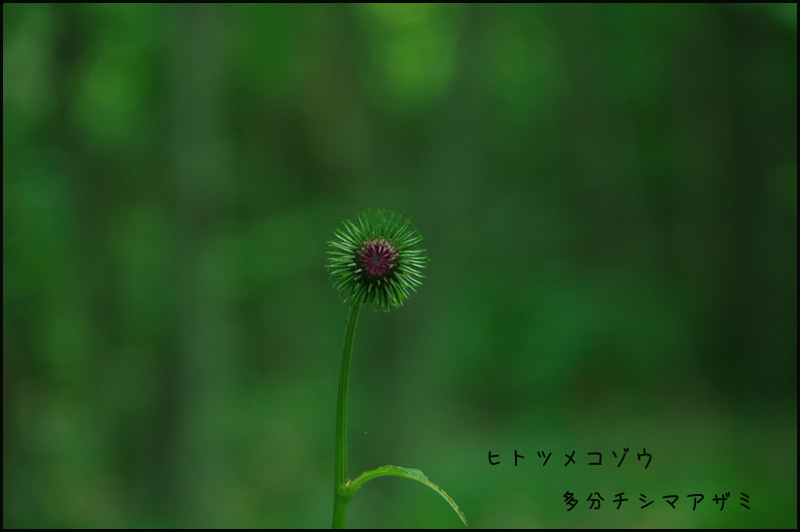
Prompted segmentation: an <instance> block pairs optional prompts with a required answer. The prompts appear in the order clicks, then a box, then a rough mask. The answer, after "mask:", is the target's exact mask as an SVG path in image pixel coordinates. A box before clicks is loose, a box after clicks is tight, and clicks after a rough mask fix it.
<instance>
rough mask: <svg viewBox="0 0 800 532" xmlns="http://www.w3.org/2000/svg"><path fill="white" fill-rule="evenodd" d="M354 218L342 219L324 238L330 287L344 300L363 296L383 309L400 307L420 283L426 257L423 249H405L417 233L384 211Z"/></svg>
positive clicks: (367, 302) (414, 240) (369, 303)
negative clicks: (330, 236)
mask: <svg viewBox="0 0 800 532" xmlns="http://www.w3.org/2000/svg"><path fill="white" fill-rule="evenodd" d="M357 221H358V223H357V224H354V223H353V222H351V221H350V220H346V221H345V222H344V223H343V226H342V228H341V229H338V230H336V232H335V233H334V236H335V237H336V239H335V240H333V241H331V242H328V244H329V245H330V247H331V250H330V251H328V264H327V268H328V271H329V272H330V274H331V278H332V279H334V283H333V286H334V288H336V289H337V290H338V291H339V293H340V294H342V295H343V296H345V301H354V300H363V301H364V303H365V304H367V305H372V306H373V307H375V308H380V309H383V310H385V311H389V310H391V308H392V307H400V306H401V305H402V304H403V301H405V299H406V298H408V297H409V296H410V295H411V292H413V291H416V289H417V287H418V286H419V285H420V284H422V270H423V269H424V267H425V263H426V262H427V261H428V258H427V257H426V256H425V250H424V249H411V247H412V246H414V245H416V244H418V243H419V242H420V241H422V237H421V236H420V235H419V234H418V233H417V232H416V231H415V230H414V229H413V228H412V227H411V222H410V221H408V220H406V221H403V219H402V217H401V216H396V215H395V214H394V213H392V212H387V211H384V210H380V211H378V212H377V213H376V214H374V215H373V214H372V212H371V211H370V212H367V213H361V214H359V215H358V219H357Z"/></svg>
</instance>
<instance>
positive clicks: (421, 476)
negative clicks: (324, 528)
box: [345, 465, 468, 526]
mask: <svg viewBox="0 0 800 532" xmlns="http://www.w3.org/2000/svg"><path fill="white" fill-rule="evenodd" d="M384 476H394V477H404V478H410V479H411V480H416V481H417V482H420V483H422V484H425V485H426V486H428V487H429V488H431V489H432V490H433V491H435V492H436V493H438V494H439V495H441V496H442V497H444V500H446V501H447V503H448V504H449V505H450V506H451V507H452V508H453V510H455V512H456V513H457V514H458V517H459V518H460V519H461V522H462V523H464V526H468V525H467V518H466V517H465V516H464V512H462V511H461V508H459V507H458V505H457V504H456V501H454V500H453V499H452V498H451V497H450V495H448V494H447V493H446V492H445V491H444V490H443V489H442V488H440V487H439V486H437V485H436V484H434V483H433V482H431V481H430V480H428V477H427V476H425V473H423V472H422V471H420V470H419V469H410V468H407V467H398V466H393V465H385V466H381V467H379V468H377V469H373V470H372V471H365V472H364V473H361V475H360V476H359V477H358V478H356V479H355V480H351V481H350V482H348V483H347V486H346V488H345V489H346V490H347V491H348V492H349V493H348V496H349V497H352V496H353V494H354V493H355V492H356V491H358V488H360V487H361V486H362V485H363V484H364V483H365V482H367V481H368V480H372V479H374V478H378V477H384Z"/></svg>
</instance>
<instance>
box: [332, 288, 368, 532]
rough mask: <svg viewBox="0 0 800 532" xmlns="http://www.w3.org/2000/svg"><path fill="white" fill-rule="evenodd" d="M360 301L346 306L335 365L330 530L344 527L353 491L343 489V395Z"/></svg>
mask: <svg viewBox="0 0 800 532" xmlns="http://www.w3.org/2000/svg"><path fill="white" fill-rule="evenodd" d="M361 305H362V298H356V299H355V300H354V301H353V304H352V305H351V306H350V314H349V315H348V316H347V325H346V326H345V329H344V343H343V344H342V362H341V365H340V366H339V393H338V396H337V398H336V456H335V459H334V481H335V483H334V492H333V525H332V528H344V520H345V517H346V515H347V503H349V502H350V499H351V498H352V496H353V492H352V491H350V490H348V489H346V488H347V485H348V483H349V482H350V481H349V480H348V479H347V394H348V389H349V386H350V359H351V358H352V356H353V338H354V337H355V335H356V324H357V323H358V313H359V312H360V311H361Z"/></svg>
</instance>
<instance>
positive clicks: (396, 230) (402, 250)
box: [327, 210, 467, 528]
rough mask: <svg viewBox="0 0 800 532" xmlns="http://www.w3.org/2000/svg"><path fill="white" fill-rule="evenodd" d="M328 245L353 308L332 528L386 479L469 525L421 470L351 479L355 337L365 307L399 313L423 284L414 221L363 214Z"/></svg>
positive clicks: (345, 349) (337, 281) (337, 280)
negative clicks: (420, 491)
mask: <svg viewBox="0 0 800 532" xmlns="http://www.w3.org/2000/svg"><path fill="white" fill-rule="evenodd" d="M334 235H335V237H336V238H335V239H334V240H333V241H331V242H328V244H329V245H330V247H331V249H330V250H329V251H328V264H327V268H328V271H329V272H330V274H331V278H332V279H334V283H333V286H334V287H335V288H336V289H337V290H338V291H339V293H340V294H341V295H342V296H343V297H344V300H345V301H346V302H348V303H350V314H349V315H348V317H347V324H346V325H345V330H344V342H343V344H342V361H341V365H340V368H339V392H338V395H337V399H336V438H335V460H334V481H335V482H334V495H333V528H344V523H345V517H346V515H347V504H348V503H349V502H350V499H352V498H353V495H354V494H355V492H356V491H358V489H359V488H360V487H361V486H362V485H363V484H364V483H365V482H367V481H368V480H372V479H374V478H378V477H382V476H397V477H405V478H409V479H411V480H416V481H417V482H420V483H422V484H425V485H426V486H428V487H429V488H431V489H433V490H434V491H435V492H437V493H438V494H439V495H441V496H442V497H444V499H445V500H446V501H447V502H448V503H449V504H450V506H452V507H453V510H455V511H456V513H457V514H458V516H459V517H460V518H461V521H462V522H463V523H464V525H465V526H466V524H467V519H466V517H464V513H463V512H462V511H461V510H460V509H459V507H458V505H457V504H456V503H455V501H453V499H451V498H450V496H449V495H448V494H447V493H445V492H444V490H443V489H441V488H440V487H439V486H437V485H436V484H434V483H433V482H431V481H430V480H428V477H426V476H425V474H424V473H423V472H422V471H420V470H419V469H409V468H405V467H398V466H393V465H386V466H382V467H379V468H377V469H373V470H372V471H366V472H364V473H362V474H361V475H360V476H359V477H357V478H356V479H354V480H350V479H349V478H348V476H347V395H348V387H349V381H350V360H351V358H352V354H353V338H354V337H355V332H356V324H357V323H358V315H359V313H360V312H361V307H363V306H368V307H372V308H373V309H376V310H377V309H381V310H384V311H386V312H388V311H390V310H391V309H393V308H399V307H400V306H402V304H403V302H404V301H405V300H406V299H408V297H409V296H410V295H411V293H412V292H415V291H416V289H417V287H418V286H420V284H422V270H423V269H424V268H425V263H426V262H427V261H428V258H427V257H426V256H425V250H423V249H412V247H413V246H415V245H417V244H419V243H420V242H421V241H422V237H421V236H420V235H419V234H418V233H417V232H416V231H415V230H414V229H413V228H412V227H411V222H409V221H407V220H406V221H405V222H404V221H403V219H402V217H400V216H396V215H395V214H393V213H390V212H386V211H383V210H381V211H378V212H377V213H376V214H374V215H373V214H372V212H371V211H370V212H368V213H362V214H359V215H358V218H357V223H356V224H354V223H353V222H351V221H350V220H347V221H345V222H344V224H343V226H342V228H340V229H338V230H337V231H336V232H335V233H334Z"/></svg>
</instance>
